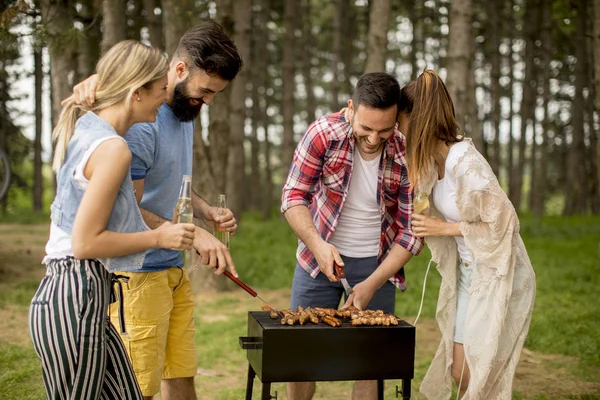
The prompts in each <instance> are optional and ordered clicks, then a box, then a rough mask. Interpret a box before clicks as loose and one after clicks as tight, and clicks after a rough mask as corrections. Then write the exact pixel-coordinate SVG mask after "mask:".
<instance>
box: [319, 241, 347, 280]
mask: <svg viewBox="0 0 600 400" xmlns="http://www.w3.org/2000/svg"><path fill="white" fill-rule="evenodd" d="M311 250H312V252H313V254H314V255H315V258H316V259H317V263H318V264H319V268H320V269H321V272H322V273H323V274H325V276H326V277H327V279H329V280H330V281H331V282H339V281H340V280H339V278H338V277H337V276H336V275H335V274H334V273H333V263H334V262H335V263H337V264H338V265H342V266H343V265H344V261H343V260H342V256H340V253H339V252H338V251H337V249H336V248H335V246H334V245H332V244H330V243H327V242H326V241H324V240H321V242H320V243H319V244H318V245H317V246H314V249H311Z"/></svg>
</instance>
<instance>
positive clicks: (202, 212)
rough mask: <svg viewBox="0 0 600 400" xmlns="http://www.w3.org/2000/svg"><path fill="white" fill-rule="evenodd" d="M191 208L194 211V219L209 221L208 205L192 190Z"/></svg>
mask: <svg viewBox="0 0 600 400" xmlns="http://www.w3.org/2000/svg"><path fill="white" fill-rule="evenodd" d="M192 208H193V209H194V218H198V219H203V220H208V219H209V213H208V211H209V209H210V205H209V204H208V203H207V202H206V200H204V199H203V198H202V196H200V195H199V194H198V193H196V192H195V191H194V190H192Z"/></svg>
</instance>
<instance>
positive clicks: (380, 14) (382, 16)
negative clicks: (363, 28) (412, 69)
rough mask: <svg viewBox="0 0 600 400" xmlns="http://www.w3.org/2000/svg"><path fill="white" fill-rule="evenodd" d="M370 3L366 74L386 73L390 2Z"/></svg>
mask: <svg viewBox="0 0 600 400" xmlns="http://www.w3.org/2000/svg"><path fill="white" fill-rule="evenodd" d="M370 3H371V4H370V10H369V33H368V37H367V43H368V45H367V46H368V47H367V62H366V64H365V73H368V72H385V62H386V60H387V34H388V27H389V21H390V0H372V1H371V2H370Z"/></svg>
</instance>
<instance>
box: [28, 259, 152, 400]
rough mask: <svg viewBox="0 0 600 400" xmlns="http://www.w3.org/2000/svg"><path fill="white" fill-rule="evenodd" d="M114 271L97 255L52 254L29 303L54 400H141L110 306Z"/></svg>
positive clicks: (33, 336)
mask: <svg viewBox="0 0 600 400" xmlns="http://www.w3.org/2000/svg"><path fill="white" fill-rule="evenodd" d="M111 294H112V274H110V273H109V272H108V271H106V270H105V269H104V267H103V266H102V264H101V263H100V262H99V261H97V260H76V259H74V258H71V257H68V258H65V259H61V260H52V261H50V262H49V263H48V265H47V270H46V276H45V277H44V278H43V280H42V283H41V284H40V286H39V288H38V290H37V292H36V293H35V295H34V297H33V299H32V301H31V307H30V309H29V330H30V333H31V340H32V341H33V346H34V348H35V351H36V352H37V355H38V356H39V357H40V359H41V360H42V371H43V377H44V386H45V388H46V397H47V398H48V399H52V400H83V399H85V400H96V399H102V400H105V399H106V400H108V399H119V400H122V399H123V400H141V399H143V397H142V393H141V391H140V388H139V385H138V384H137V381H136V379H135V375H134V373H133V369H132V367H131V363H130V362H129V359H128V358H127V353H126V352H125V348H124V347H123V342H122V341H121V339H120V337H119V335H118V333H117V332H116V330H115V328H114V327H113V326H112V324H111V323H110V321H109V319H108V316H107V311H108V305H109V303H110V302H111Z"/></svg>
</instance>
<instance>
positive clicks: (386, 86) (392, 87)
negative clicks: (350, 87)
mask: <svg viewBox="0 0 600 400" xmlns="http://www.w3.org/2000/svg"><path fill="white" fill-rule="evenodd" d="M399 98H400V84H399V83H398V81H397V80H396V78H394V77H393V76H392V75H390V74H386V73H385V72H371V73H368V74H364V75H363V76H361V77H360V79H359V80H358V82H357V83H356V89H354V96H353V97H352V100H353V102H354V105H355V107H358V106H367V107H372V108H378V109H381V110H385V109H388V108H390V107H392V106H395V105H397V104H398V99H399Z"/></svg>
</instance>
